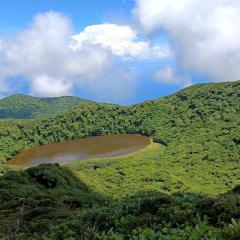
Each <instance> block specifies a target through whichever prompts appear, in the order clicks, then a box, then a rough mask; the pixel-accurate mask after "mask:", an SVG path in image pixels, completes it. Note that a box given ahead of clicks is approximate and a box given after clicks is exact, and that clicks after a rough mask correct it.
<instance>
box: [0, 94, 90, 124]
mask: <svg viewBox="0 0 240 240" xmlns="http://www.w3.org/2000/svg"><path fill="white" fill-rule="evenodd" d="M82 102H84V103H85V102H90V101H88V100H84V99H81V98H78V97H55V98H36V97H31V96H27V95H22V94H15V95H12V96H10V97H7V98H3V99H2V100H0V119H33V118H39V117H44V116H52V115H56V114H58V113H61V112H64V111H66V110H69V109H71V108H74V107H76V106H77V105H79V104H81V103H82Z"/></svg>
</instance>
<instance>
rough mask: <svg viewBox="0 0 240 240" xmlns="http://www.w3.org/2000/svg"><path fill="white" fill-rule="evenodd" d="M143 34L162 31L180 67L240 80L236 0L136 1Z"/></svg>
mask: <svg viewBox="0 0 240 240" xmlns="http://www.w3.org/2000/svg"><path fill="white" fill-rule="evenodd" d="M135 1H136V3H137V6H136V9H135V10H134V13H135V16H136V17H137V18H138V19H139V21H140V22H141V24H142V26H143V28H144V30H145V32H146V33H149V34H151V33H154V32H158V31H159V30H161V29H162V30H165V31H166V32H167V33H168V35H169V38H170V40H171V43H172V45H173V48H174V52H175V54H176V57H177V60H178V63H179V64H181V66H182V67H184V68H187V69H191V70H194V71H197V72H199V73H201V74H206V75H207V76H209V77H210V78H212V80H219V81H221V80H236V79H239V78H240V68H239V65H240V41H239V39H240V20H239V12H240V2H239V1H238V0H211V1H209V0H171V1H170V0H148V1H146V0H135Z"/></svg>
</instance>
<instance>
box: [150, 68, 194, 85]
mask: <svg viewBox="0 0 240 240" xmlns="http://www.w3.org/2000/svg"><path fill="white" fill-rule="evenodd" d="M154 79H155V81H157V82H160V83H164V84H167V85H180V86H182V87H188V86H190V85H192V82H191V79H190V78H189V77H187V76H184V75H181V74H177V73H176V71H175V70H174V69H173V68H172V67H171V66H165V67H163V68H161V69H158V70H157V71H156V72H155V74H154Z"/></svg>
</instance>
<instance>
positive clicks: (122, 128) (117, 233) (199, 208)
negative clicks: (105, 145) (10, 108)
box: [0, 81, 240, 240]
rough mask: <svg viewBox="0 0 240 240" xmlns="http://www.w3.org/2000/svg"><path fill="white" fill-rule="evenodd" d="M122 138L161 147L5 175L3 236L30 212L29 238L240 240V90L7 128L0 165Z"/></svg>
mask: <svg viewBox="0 0 240 240" xmlns="http://www.w3.org/2000/svg"><path fill="white" fill-rule="evenodd" d="M117 133H140V134H143V135H147V136H152V137H153V140H154V142H155V143H153V144H151V145H150V146H149V147H147V148H146V149H144V150H143V151H142V152H138V153H136V154H133V155H129V156H123V157H118V158H113V159H95V160H89V161H86V162H78V161H76V162H74V163H72V164H68V165H66V166H61V167H60V166H57V165H46V166H40V167H35V168H31V169H28V170H26V171H10V172H8V171H6V170H4V172H5V173H4V175H3V176H2V177H1V178H0V186H1V188H0V196H2V197H1V198H0V204H1V208H0V219H1V218H2V219H4V221H3V222H2V224H1V226H2V229H1V231H0V232H2V236H4V237H5V236H7V234H10V233H12V232H14V231H15V229H16V224H15V222H16V219H17V218H18V219H19V213H20V212H21V214H22V215H21V214H20V215H21V217H20V222H21V226H20V227H19V229H18V231H17V234H19V236H22V239H32V238H34V237H35V238H36V234H37V236H38V238H39V239H48V238H47V237H49V236H50V237H49V239H68V238H69V239H177V240H178V239H179V240H180V239H181V240H182V239H186V240H187V239H220V240H221V239H222V240H223V239H228V240H231V239H232V240H233V239H239V238H240V235H239V233H240V195H239V193H240V190H239V186H238V185H239V184H240V177H239V176H240V162H239V161H240V81H237V82H227V83H218V84H202V85H195V86H191V87H189V88H186V89H184V90H182V91H180V92H178V93H176V94H173V95H171V96H168V97H164V98H161V99H156V100H153V101H148V102H144V103H141V104H137V105H134V106H130V107H121V106H113V105H104V104H96V103H91V104H82V105H79V106H78V107H76V108H74V109H73V110H70V111H67V112H65V113H61V114H59V115H57V116H54V117H50V118H44V119H40V120H39V119H38V120H31V121H20V120H18V121H13V120H12V121H2V122H1V126H0V139H1V141H0V157H1V160H2V162H5V161H6V160H7V159H10V158H11V157H12V156H14V155H15V154H16V153H18V152H19V151H21V150H22V149H25V148H28V147H30V146H33V145H39V144H45V143H50V142H56V141H62V140H66V139H74V138H79V137H84V136H95V135H104V134H117ZM158 143H160V144H158ZM2 166H4V165H2ZM68 183H69V184H68ZM76 186H79V187H76ZM80 186H81V187H80ZM6 226H11V227H9V228H6ZM7 229H8V230H7ZM21 234H22V235H21ZM34 234H35V235H34ZM0 237H1V235H0ZM44 237H45V238H44ZM6 239H7V238H6ZM19 239H21V238H19Z"/></svg>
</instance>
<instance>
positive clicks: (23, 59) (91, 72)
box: [0, 12, 132, 96]
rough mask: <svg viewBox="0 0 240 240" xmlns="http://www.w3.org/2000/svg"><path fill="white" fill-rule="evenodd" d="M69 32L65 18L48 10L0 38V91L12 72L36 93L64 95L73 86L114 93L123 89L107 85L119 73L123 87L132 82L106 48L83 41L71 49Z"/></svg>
mask: <svg viewBox="0 0 240 240" xmlns="http://www.w3.org/2000/svg"><path fill="white" fill-rule="evenodd" d="M72 35H73V33H72V26H71V22H70V21H69V19H68V18H66V17H65V16H64V15H62V14H59V13H55V12H48V13H44V14H38V15H37V16H35V17H34V19H33V22H32V24H31V25H30V26H29V27H28V28H27V29H25V30H23V31H21V32H19V33H17V34H16V35H15V36H14V37H12V38H11V39H4V38H0V74H1V75H0V82H1V87H2V92H3V89H4V88H5V89H7V85H8V81H7V80H8V79H9V78H11V77H16V76H20V77H23V78H25V79H26V80H27V81H28V83H29V85H30V90H31V93H32V94H34V95H38V96H60V95H68V94H71V92H72V90H73V88H74V87H75V86H80V87H83V88H84V87H85V88H92V90H93V91H95V92H98V91H104V93H105V94H107V93H108V92H111V93H112V94H115V95H116V96H118V92H119V91H123V92H124V89H121V88H119V86H118V87H116V88H112V89H109V86H113V85H114V84H113V83H114V82H118V81H120V80H119V77H121V82H122V83H124V85H125V87H126V86H128V85H131V84H132V83H131V72H130V71H128V70H126V69H123V68H121V67H118V66H115V65H114V63H113V62H114V61H113V56H112V53H111V51H110V50H107V49H105V48H103V47H101V46H98V45H93V44H90V43H84V44H82V45H81V47H79V48H78V49H75V50H74V51H73V49H72V47H70V42H71V41H72ZM116 72H117V73H118V74H117V75H114V74H115V73H116ZM106 73H107V74H106ZM110 76H111V78H110ZM105 77H108V78H105ZM98 85H100V86H102V87H101V88H98V87H97V86H98ZM3 86H4V88H3ZM93 86H94V87H93ZM103 86H104V87H103ZM120 86H121V85H120Z"/></svg>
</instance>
